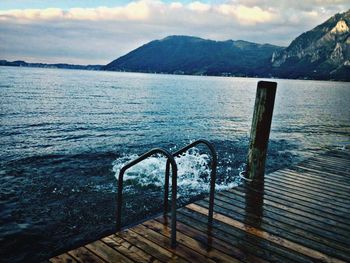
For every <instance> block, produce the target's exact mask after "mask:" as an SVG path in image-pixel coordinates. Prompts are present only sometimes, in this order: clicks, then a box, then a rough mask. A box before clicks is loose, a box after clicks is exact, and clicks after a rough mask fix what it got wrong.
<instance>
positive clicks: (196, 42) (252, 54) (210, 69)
mask: <svg viewBox="0 0 350 263" xmlns="http://www.w3.org/2000/svg"><path fill="white" fill-rule="evenodd" d="M349 27H350V10H348V11H347V12H345V13H342V14H336V15H334V16H333V17H331V18H330V19H328V20H327V21H326V22H324V23H323V24H321V25H319V26H317V27H315V28H314V29H312V30H310V31H308V32H305V33H303V34H301V35H300V36H299V37H297V38H296V39H295V40H294V41H292V43H291V44H290V45H289V46H288V47H287V48H283V47H279V46H274V45H270V44H263V45H262V44H255V43H251V42H246V41H242V40H238V41H233V40H228V41H213V40H207V39H202V38H198V37H189V36H169V37H166V38H164V39H161V40H154V41H151V42H149V43H147V44H145V45H143V46H141V47H139V48H137V49H135V50H133V51H131V52H130V53H128V54H126V55H124V56H122V57H120V58H118V59H116V60H114V61H112V62H111V63H109V64H108V65H106V66H104V67H102V70H112V71H132V72H156V73H171V74H195V75H202V74H203V75H226V76H258V77H272V76H273V77H281V78H299V79H332V80H345V81H350V30H349Z"/></svg>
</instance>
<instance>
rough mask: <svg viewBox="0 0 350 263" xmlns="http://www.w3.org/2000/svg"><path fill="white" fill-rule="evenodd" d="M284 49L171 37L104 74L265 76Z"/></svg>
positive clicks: (109, 67) (145, 47)
mask: <svg viewBox="0 0 350 263" xmlns="http://www.w3.org/2000/svg"><path fill="white" fill-rule="evenodd" d="M282 49H283V48H282V47H278V46H273V45H269V44H264V45H262V44H255V43H251V42H247V41H242V40H238V41H233V40H228V41H213V40H207V39H202V38H198V37H190V36H169V37H166V38H164V39H162V40H154V41H152V42H150V43H148V44H145V45H143V46H141V47H139V48H137V49H135V50H133V51H131V52H130V53H128V54H126V55H125V56H122V57H120V58H118V59H116V60H114V61H112V62H111V63H109V64H108V65H106V66H104V67H103V68H102V70H115V71H134V72H135V71H136V72H162V73H175V74H195V75H202V74H205V75H236V76H265V75H268V74H269V72H270V71H271V63H270V60H271V56H272V54H273V53H274V52H277V51H281V50H282Z"/></svg>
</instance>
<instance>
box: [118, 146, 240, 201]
mask: <svg viewBox="0 0 350 263" xmlns="http://www.w3.org/2000/svg"><path fill="white" fill-rule="evenodd" d="M137 157H138V156H137V155H135V154H133V155H125V156H123V157H121V158H118V159H117V160H115V161H114V162H113V171H114V172H115V177H116V179H118V175H119V172H120V169H121V168H122V167H123V166H124V165H126V164H127V163H128V162H130V161H132V160H134V159H136V158H137ZM175 161H176V163H177V166H178V181H177V184H178V197H179V196H183V197H190V196H195V195H198V194H201V193H208V192H209V188H210V173H211V169H210V162H211V159H210V156H209V155H208V154H205V153H200V151H199V150H198V149H197V148H192V149H190V150H189V151H187V152H186V153H184V154H182V155H180V156H179V157H176V158H175ZM165 164H166V159H165V158H164V157H160V156H154V157H150V158H148V159H146V160H144V161H142V162H140V163H139V164H137V165H135V166H133V167H131V168H130V169H129V170H127V171H126V173H125V175H124V184H125V185H134V186H135V187H137V186H139V187H147V186H157V187H164V181H165ZM228 172H229V171H228ZM222 179H223V178H220V180H217V183H216V186H215V188H216V190H225V189H228V188H232V187H234V186H237V180H222ZM218 182H219V183H218ZM170 184H171V180H170Z"/></svg>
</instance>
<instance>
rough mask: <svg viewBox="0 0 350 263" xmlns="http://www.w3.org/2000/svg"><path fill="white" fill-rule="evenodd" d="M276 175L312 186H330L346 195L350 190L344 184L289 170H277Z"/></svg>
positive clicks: (349, 187)
mask: <svg viewBox="0 0 350 263" xmlns="http://www.w3.org/2000/svg"><path fill="white" fill-rule="evenodd" d="M276 173H277V174H283V175H290V176H294V178H296V179H297V180H301V181H308V182H309V181H312V183H313V184H315V183H317V185H319V184H320V185H327V186H328V187H329V186H332V187H334V189H336V190H340V191H345V192H346V193H349V190H350V186H349V185H346V184H344V183H338V182H335V181H333V180H329V179H328V180H327V179H325V178H320V177H319V176H316V175H312V174H308V175H306V174H305V173H298V172H296V171H293V170H289V169H284V170H279V171H277V172H276ZM349 196H350V195H349Z"/></svg>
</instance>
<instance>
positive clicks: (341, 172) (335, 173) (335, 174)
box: [300, 162, 349, 178]
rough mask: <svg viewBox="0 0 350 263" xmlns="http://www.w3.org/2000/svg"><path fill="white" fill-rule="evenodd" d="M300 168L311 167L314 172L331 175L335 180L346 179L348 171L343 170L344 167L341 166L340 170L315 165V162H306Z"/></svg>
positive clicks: (319, 164)
mask: <svg viewBox="0 0 350 263" xmlns="http://www.w3.org/2000/svg"><path fill="white" fill-rule="evenodd" d="M300 166H306V167H311V168H313V169H315V170H318V171H323V172H327V173H330V174H331V178H333V177H334V178H336V177H339V176H343V177H345V178H346V176H349V171H346V170H345V167H344V166H342V168H339V167H330V166H327V165H324V164H321V163H316V162H308V163H305V164H300Z"/></svg>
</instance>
